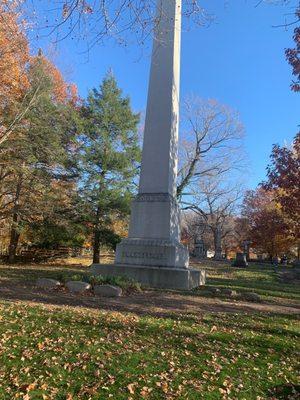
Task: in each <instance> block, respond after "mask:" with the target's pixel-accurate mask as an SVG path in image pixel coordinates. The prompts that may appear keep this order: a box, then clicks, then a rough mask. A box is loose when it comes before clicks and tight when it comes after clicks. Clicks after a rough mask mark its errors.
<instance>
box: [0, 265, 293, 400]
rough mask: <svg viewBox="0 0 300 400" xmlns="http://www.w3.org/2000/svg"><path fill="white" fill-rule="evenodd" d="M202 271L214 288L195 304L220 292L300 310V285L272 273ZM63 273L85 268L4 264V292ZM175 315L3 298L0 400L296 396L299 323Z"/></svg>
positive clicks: (0, 278) (257, 316)
mask: <svg viewBox="0 0 300 400" xmlns="http://www.w3.org/2000/svg"><path fill="white" fill-rule="evenodd" d="M205 268H206V270H207V273H208V285H207V287H206V288H202V289H201V290H197V291H195V292H194V293H193V295H194V296H206V297H209V296H210V297H211V296H212V294H211V293H209V290H208V289H209V287H210V286H214V287H220V288H222V287H227V288H232V289H235V290H237V291H238V292H239V293H242V292H243V291H248V292H249V291H255V292H256V293H259V294H260V295H261V296H262V299H263V302H266V303H268V302H269V303H270V302H271V303H278V304H282V303H284V304H285V305H289V304H293V305H294V306H295V305H297V304H299V300H300V293H299V286H298V285H297V283H296V282H289V283H288V284H286V283H282V282H280V280H279V279H278V274H277V272H276V271H275V270H274V268H272V267H270V266H258V265H251V267H249V268H248V269H237V268H232V267H230V266H228V265H224V264H217V263H209V264H207V265H206V266H205ZM66 273H67V274H73V275H74V274H79V275H80V276H81V274H84V273H86V267H82V266H80V265H77V266H70V265H68V266H65V265H37V266H33V265H32V266H24V265H18V266H13V267H11V266H5V265H2V266H1V265H0V285H1V286H4V287H5V285H6V284H10V285H11V286H13V287H14V285H15V287H16V288H17V287H18V286H19V285H20V286H23V285H24V286H26V287H27V290H31V291H33V293H34V290H35V289H34V287H33V285H34V283H35V281H36V279H37V278H38V277H53V278H55V277H57V276H58V275H59V274H66ZM37 295H38V294H37ZM182 299H183V302H184V299H185V296H182ZM227 300H228V301H233V300H232V299H226V298H222V299H217V300H216V301H227ZM145 302H147V294H145ZM99 304H100V307H101V302H100V303H99ZM169 315H171V316H169V317H167V318H166V317H159V316H157V317H154V316H148V315H144V316H137V315H135V314H127V313H124V312H123V313H117V312H113V311H105V312H104V311H99V310H95V309H87V308H79V307H77V308H76V307H66V306H51V305H49V304H45V305H43V306H38V305H34V304H33V302H31V303H28V302H25V301H22V302H18V303H12V302H8V301H5V300H0V400H11V399H22V400H41V399H42V400H47V399H49V400H50V399H51V400H52V399H53V400H79V399H84V400H88V399H90V400H102V399H109V398H113V399H117V400H122V399H131V400H135V399H144V398H146V399H166V400H169V399H188V400H193V399H195V400H196V399H204V400H213V399H228V400H230V399H231V400H239V399H241V400H252V399H253V400H263V399H273V400H275V399H299V398H300V386H299V385H300V382H299V381H298V373H297V371H298V367H299V365H297V362H298V360H299V355H300V324H299V320H298V319H297V316H296V315H277V314H274V313H272V314H267V313H251V314H246V313H245V312H243V311H242V312H241V313H238V314H233V313H227V314H225V313H222V314H220V313H206V314H205V315H203V314H202V315H201V314H197V312H193V314H190V315H189V314H184V313H180V314H175V313H173V315H172V314H169Z"/></svg>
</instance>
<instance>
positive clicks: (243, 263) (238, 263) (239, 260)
mask: <svg viewBox="0 0 300 400" xmlns="http://www.w3.org/2000/svg"><path fill="white" fill-rule="evenodd" d="M233 265H234V266H235V267H248V262H247V258H246V254H244V253H236V259H235V261H234V263H233Z"/></svg>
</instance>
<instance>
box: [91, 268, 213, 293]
mask: <svg viewBox="0 0 300 400" xmlns="http://www.w3.org/2000/svg"><path fill="white" fill-rule="evenodd" d="M91 274H92V275H102V276H126V277H128V278H133V279H134V280H135V281H136V282H139V283H141V284H142V285H145V286H149V287H153V288H160V289H179V290H190V289H193V288H196V287H199V286H202V285H205V280H206V272H205V270H196V269H191V268H185V269H184V268H173V267H172V268H162V267H161V268H159V267H146V266H143V265H117V264H93V265H92V267H91Z"/></svg>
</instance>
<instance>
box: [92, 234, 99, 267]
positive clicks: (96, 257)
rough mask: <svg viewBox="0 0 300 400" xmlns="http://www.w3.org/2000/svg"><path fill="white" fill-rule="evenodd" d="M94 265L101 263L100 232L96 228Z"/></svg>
mask: <svg viewBox="0 0 300 400" xmlns="http://www.w3.org/2000/svg"><path fill="white" fill-rule="evenodd" d="M93 263H94V264H99V263H100V232H99V230H98V229H97V228H96V229H95V232H94V243H93Z"/></svg>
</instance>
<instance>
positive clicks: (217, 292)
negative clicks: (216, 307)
mask: <svg viewBox="0 0 300 400" xmlns="http://www.w3.org/2000/svg"><path fill="white" fill-rule="evenodd" d="M209 291H210V292H211V293H212V294H220V293H221V290H220V289H219V288H214V287H212V288H209Z"/></svg>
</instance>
